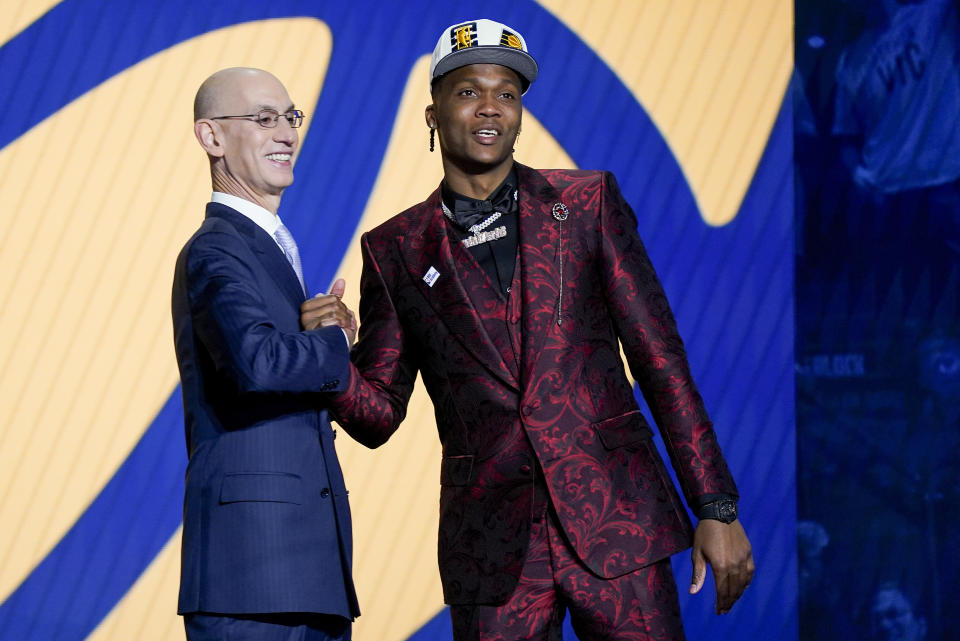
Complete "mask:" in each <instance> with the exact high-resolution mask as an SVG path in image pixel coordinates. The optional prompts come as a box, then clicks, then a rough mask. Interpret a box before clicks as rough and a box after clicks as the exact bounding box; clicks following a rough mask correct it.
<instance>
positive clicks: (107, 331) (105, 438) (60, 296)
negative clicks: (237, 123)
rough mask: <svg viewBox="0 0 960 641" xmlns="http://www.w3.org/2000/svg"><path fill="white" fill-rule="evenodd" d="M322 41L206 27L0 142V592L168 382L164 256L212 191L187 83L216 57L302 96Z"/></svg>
mask: <svg viewBox="0 0 960 641" xmlns="http://www.w3.org/2000/svg"><path fill="white" fill-rule="evenodd" d="M330 49H331V35H330V32H329V29H328V28H327V27H326V26H325V25H324V24H323V23H321V22H319V21H317V20H315V19H306V18H298V19H286V20H271V21H263V22H257V23H249V24H243V25H238V26H235V27H232V28H229V29H223V30H221V31H217V32H213V33H209V34H206V35H204V36H201V37H198V38H195V39H193V40H190V41H188V42H184V43H181V44H179V45H177V46H176V47H173V48H171V49H169V50H167V51H164V52H161V53H159V54H157V55H155V56H153V57H151V58H149V59H147V60H145V61H143V62H141V63H140V64H138V65H136V66H134V67H132V68H130V69H128V70H127V71H126V72H124V73H122V74H120V75H118V76H116V77H114V78H111V79H110V80H108V81H107V82H105V83H103V84H102V85H100V86H99V87H97V88H96V89H94V90H93V91H91V92H89V93H87V94H86V95H83V96H81V97H80V98H78V99H77V100H75V101H74V102H72V103H71V104H69V105H67V106H66V107H64V108H63V109H61V110H60V111H59V112H58V113H56V114H55V115H53V116H52V117H50V118H48V119H47V120H45V121H43V122H42V123H40V124H39V125H37V126H36V127H34V128H33V129H31V130H30V131H28V132H27V133H26V134H24V135H23V136H21V137H20V138H19V139H17V140H16V141H14V142H13V143H12V144H10V145H9V146H7V147H6V148H4V149H3V150H2V151H0V176H2V177H3V178H2V181H3V183H2V192H3V194H4V196H3V198H4V211H3V217H2V218H0V245H2V247H3V251H2V252H0V304H2V307H0V310H2V311H0V332H2V334H0V335H2V336H4V341H3V342H2V343H0V408H3V409H2V412H3V420H2V422H0V521H2V522H3V523H5V524H7V525H6V526H5V527H3V528H0V568H2V573H0V594H2V595H3V598H6V596H7V595H8V594H9V593H10V591H11V590H12V589H13V588H15V587H16V585H17V584H18V583H19V582H20V581H21V580H22V579H23V578H24V577H25V576H26V575H27V574H28V573H29V572H30V571H31V570H32V568H33V567H34V565H35V564H36V563H37V562H38V561H40V560H41V559H42V558H43V557H44V556H45V555H46V554H47V553H48V552H49V550H50V549H51V548H52V547H53V545H55V544H56V543H57V541H59V540H60V538H61V537H62V536H63V534H64V532H65V531H66V530H67V529H68V528H69V527H70V525H71V524H72V523H73V522H74V521H75V520H76V518H77V517H78V516H79V515H80V514H81V513H82V512H83V510H84V509H85V508H86V507H87V505H88V504H89V503H90V501H91V500H92V499H93V498H94V497H95V496H96V495H97V493H98V492H99V491H100V490H101V489H102V487H103V486H104V484H105V483H106V482H107V481H108V480H109V479H110V478H111V477H112V476H113V474H114V473H115V472H116V469H117V467H118V466H119V465H120V464H121V463H122V462H123V461H124V459H125V458H126V457H127V455H128V454H129V452H130V450H131V449H132V447H133V446H134V444H135V443H136V442H137V441H138V439H139V438H140V436H141V435H142V434H143V431H144V430H145V429H146V428H147V426H149V425H150V424H151V423H152V421H153V419H154V417H155V416H156V414H157V412H158V410H159V409H160V407H161V406H162V405H163V403H164V402H165V401H166V400H167V398H168V397H169V395H170V393H171V391H172V390H173V389H174V387H175V385H176V384H177V380H178V374H177V367H176V361H175V358H174V352H173V344H172V335H173V330H172V328H171V321H170V286H171V282H172V278H173V266H174V261H175V259H176V255H177V252H178V251H179V250H180V247H181V246H182V245H183V243H184V242H185V241H186V239H187V238H189V236H190V235H191V234H192V233H193V231H194V230H195V229H196V228H197V226H198V225H199V223H200V221H201V220H202V219H203V207H204V205H205V203H206V202H207V200H208V199H209V195H210V183H209V178H208V177H207V176H208V173H209V172H208V170H207V167H206V160H205V158H204V157H203V152H202V150H201V149H200V148H199V146H198V145H197V143H196V141H195V140H194V138H193V132H192V129H191V113H192V105H193V95H194V92H195V91H196V88H197V87H198V86H199V84H200V82H201V81H202V80H203V79H204V78H205V77H206V76H207V75H209V74H210V73H211V72H213V71H215V70H216V69H218V68H220V67H224V66H231V65H256V66H259V67H265V68H268V69H271V70H272V71H274V72H275V73H276V74H277V75H278V76H279V77H280V78H281V79H282V80H283V81H284V82H285V84H286V85H287V87H288V89H289V91H290V94H291V96H293V97H294V99H295V100H297V101H298V103H300V104H302V105H307V104H309V105H312V104H314V102H315V101H316V98H317V96H318V95H319V93H320V87H321V86H322V83H323V74H324V73H325V70H326V60H327V59H328V57H329V52H330ZM184 465H186V455H184ZM171 589H172V593H171V594H172V595H173V596H172V598H173V599H174V603H175V598H176V585H175V584H174V585H173V587H172V588H171ZM121 607H126V604H121ZM138 607H140V608H142V609H143V610H144V611H145V610H149V609H151V608H155V607H158V605H157V603H156V602H151V603H143V604H142V605H140V606H138ZM167 613H168V615H169V616H171V617H174V616H175V614H174V613H175V607H174V608H173V609H169V610H167ZM117 638H142V637H139V636H136V635H133V636H122V635H121V636H118V637H117Z"/></svg>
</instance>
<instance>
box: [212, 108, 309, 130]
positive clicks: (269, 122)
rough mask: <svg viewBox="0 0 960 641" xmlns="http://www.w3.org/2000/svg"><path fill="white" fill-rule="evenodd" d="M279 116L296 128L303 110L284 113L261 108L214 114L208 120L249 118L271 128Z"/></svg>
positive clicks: (266, 127)
mask: <svg viewBox="0 0 960 641" xmlns="http://www.w3.org/2000/svg"><path fill="white" fill-rule="evenodd" d="M281 116H282V117H284V118H286V119H287V122H288V123H290V126H291V127H293V128H294V129H297V128H298V127H299V126H300V125H302V124H303V112H302V111H300V110H299V109H291V110H290V111H288V112H287V113H284V114H281V113H277V111H276V110H274V109H261V110H260V111H259V112H257V113H255V114H244V115H242V116H214V117H213V118H211V119H210V120H231V119H240V120H249V121H251V122H255V123H257V124H258V125H260V126H261V127H263V128H264V129H273V128H274V127H276V126H277V123H278V122H280V117H281Z"/></svg>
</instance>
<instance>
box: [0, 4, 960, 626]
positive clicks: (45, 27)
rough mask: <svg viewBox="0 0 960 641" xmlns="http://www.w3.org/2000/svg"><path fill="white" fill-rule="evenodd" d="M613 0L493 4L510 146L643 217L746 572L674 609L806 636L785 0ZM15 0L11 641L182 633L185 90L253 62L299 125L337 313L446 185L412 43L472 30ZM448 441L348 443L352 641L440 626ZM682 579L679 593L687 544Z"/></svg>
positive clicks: (227, 9)
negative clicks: (396, 219) (531, 76)
mask: <svg viewBox="0 0 960 641" xmlns="http://www.w3.org/2000/svg"><path fill="white" fill-rule="evenodd" d="M627 4H630V3H619V2H615V1H613V0H610V1H595V2H591V3H581V2H576V1H569V2H564V1H562V0H554V1H546V0H545V1H543V2H541V3H537V2H533V1H532V0H491V1H490V2H488V3H486V4H485V5H484V6H483V9H482V13H483V14H484V16H483V17H490V18H493V19H497V20H500V21H502V22H505V23H507V24H510V25H512V26H515V27H516V28H517V29H518V30H519V31H520V32H521V33H523V34H524V36H525V38H526V40H527V42H528V44H529V46H530V49H531V52H532V53H533V55H534V56H535V57H536V58H537V59H538V61H539V62H540V69H541V75H540V78H539V79H538V80H537V82H536V83H535V84H534V86H533V87H532V88H531V90H530V91H529V93H528V94H527V95H526V96H525V97H524V103H525V108H526V115H525V121H524V131H523V134H522V135H521V140H520V143H519V145H518V149H517V157H518V159H519V160H520V161H522V162H526V163H528V164H533V165H536V166H544V165H545V163H555V164H557V165H562V166H569V167H572V166H576V167H581V168H585V169H609V170H612V171H613V172H614V173H615V174H616V176H617V178H618V180H619V183H620V185H621V187H622V189H623V191H624V194H625V196H626V197H627V199H628V201H629V202H630V203H631V204H632V205H633V207H634V209H635V210H636V212H637V214H638V220H639V227H640V232H641V235H642V236H643V238H644V240H645V243H646V245H647V248H648V250H649V253H650V254H651V256H652V258H653V261H654V264H655V265H656V266H657V268H658V271H659V273H660V276H661V278H662V280H663V282H664V285H665V287H666V289H667V293H668V296H669V297H670V300H671V303H672V305H673V307H674V311H675V312H676V316H677V319H678V323H679V326H680V330H681V333H682V334H683V336H684V338H685V341H686V343H687V346H688V351H689V355H690V360H691V363H692V366H693V370H694V374H695V376H696V378H697V381H698V384H699V386H700V388H701V391H702V393H703V396H704V398H705V400H706V402H707V407H708V409H709V411H710V413H711V415H712V418H713V420H714V422H715V424H716V427H717V432H718V434H719V437H720V441H721V445H722V446H723V448H724V451H725V454H726V455H727V458H728V461H729V462H730V464H731V468H732V470H733V472H734V475H735V477H736V479H737V482H738V484H739V486H740V489H741V492H742V500H741V512H742V521H743V523H744V525H745V527H746V529H747V531H748V533H749V535H750V536H751V539H752V541H753V544H754V553H755V557H756V561H757V565H758V572H757V575H756V578H755V580H754V584H753V585H752V586H751V587H750V589H749V590H748V592H747V593H746V595H745V596H744V598H743V599H742V601H741V602H740V603H739V604H738V605H737V606H736V608H735V609H734V611H733V612H732V613H731V614H730V615H728V616H725V617H716V616H715V615H714V614H713V586H712V583H710V582H709V581H708V585H707V588H706V590H705V592H704V593H703V594H701V595H699V596H696V597H689V596H687V595H684V594H682V607H683V611H684V618H685V621H686V623H687V627H688V635H689V637H690V638H691V639H715V640H723V639H727V640H731V641H732V640H744V639H776V640H778V641H792V640H793V639H796V638H797V593H798V587H797V586H798V578H797V565H796V553H795V549H796V548H795V527H796V500H795V496H796V494H795V491H796V481H795V469H796V450H795V445H794V411H795V407H794V354H793V349H794V331H793V327H794V276H793V274H794V262H793V260H794V252H793V248H794V233H793V202H794V190H793V185H794V171H793V165H792V158H793V130H792V127H793V120H792V119H793V115H792V109H791V105H792V103H791V101H789V100H787V101H784V95H785V91H786V89H787V85H788V79H789V76H790V72H791V69H792V48H791V42H790V25H791V21H792V17H793V16H792V6H791V5H790V3H783V2H780V1H779V0H737V1H733V2H727V3H702V2H697V1H696V0H677V1H675V2H670V3H664V2H658V1H652V0H651V1H646V2H636V3H633V5H631V6H623V5H627ZM714 4H716V5H717V6H712V5H714ZM588 5H589V6H588ZM706 5H710V6H706ZM2 6H3V7H4V9H5V11H4V12H3V13H5V14H6V15H7V16H10V17H9V18H5V20H7V22H5V23H2V24H0V43H3V45H2V48H0V110H2V113H3V114H4V115H3V117H2V118H0V199H2V207H0V242H2V247H3V250H2V252H0V301H3V303H4V304H3V306H2V307H0V335H2V336H3V337H4V338H3V339H2V342H0V347H2V349H0V363H2V364H3V368H2V372H0V420H2V423H0V427H2V431H0V470H2V472H0V520H2V522H4V523H5V526H4V528H3V529H4V530H5V531H6V532H5V533H3V534H0V592H2V594H0V599H2V605H0V641H80V640H82V639H94V640H99V639H113V638H115V639H154V638H156V639H170V638H180V637H179V635H182V628H180V627H179V626H180V623H179V621H178V620H177V617H176V615H175V599H176V585H177V572H178V553H179V529H178V528H179V525H180V519H181V501H182V492H183V481H182V479H183V474H184V470H185V464H186V453H185V447H184V437H183V431H182V408H181V403H180V391H179V388H178V387H177V385H176V383H177V379H176V368H175V363H174V362H173V344H172V333H171V329H170V320H169V291H170V289H169V288H170V283H171V279H172V270H173V260H174V257H175V255H176V251H177V250H178V249H179V246H180V245H181V244H182V243H183V242H184V240H186V238H188V237H189V235H190V233H191V232H192V231H193V229H195V228H196V226H197V225H199V223H200V221H201V218H202V212H203V206H204V204H205V202H206V199H207V198H208V196H209V185H208V182H207V180H206V179H205V178H204V174H205V159H204V158H203V157H202V152H201V150H200V149H199V147H197V145H196V143H195V142H194V141H193V140H192V139H191V131H190V126H191V117H190V101H191V99H192V95H193V92H194V91H195V90H196V87H197V86H198V84H199V82H200V81H201V80H202V79H203V78H204V77H206V76H207V75H208V74H209V73H211V72H212V71H214V70H216V69H217V68H220V67H224V66H232V65H253V66H259V67H265V68H267V69H270V70H272V71H274V72H276V73H277V75H278V76H279V77H280V78H281V80H283V81H284V82H285V84H286V85H287V86H288V88H289V89H290V93H291V95H292V96H293V98H294V100H295V101H296V102H297V104H298V106H300V107H303V108H304V109H305V110H306V111H307V112H308V118H309V120H308V122H307V128H305V129H304V130H303V131H304V134H305V136H304V138H303V142H302V147H301V151H300V154H299V157H298V159H297V165H296V182H295V184H294V185H293V186H292V187H291V188H290V189H289V190H288V191H287V193H286V194H285V196H284V200H283V204H282V207H281V215H282V216H283V219H284V221H285V222H286V224H287V225H288V226H290V227H291V229H292V230H293V232H294V234H295V235H296V237H297V239H298V242H299V245H300V247H301V248H302V249H301V252H302V254H303V258H304V268H305V273H306V280H307V281H308V283H309V284H310V285H311V289H312V290H313V291H321V290H324V289H325V288H326V287H327V285H328V284H329V283H330V282H331V281H332V280H333V278H334V277H335V276H337V275H340V274H342V275H346V276H347V277H348V287H351V294H350V295H349V296H348V299H349V298H350V296H353V297H355V296H356V292H355V290H356V287H357V285H358V281H357V279H356V278H355V275H356V274H357V273H358V271H359V259H358V253H357V251H356V247H355V245H356V234H357V233H358V232H359V231H362V230H363V229H366V228H369V227H370V226H372V225H373V224H375V222H376V221H377V220H379V219H382V218H384V217H386V216H388V215H390V214H392V213H395V212H397V211H400V210H402V209H404V208H405V207H407V206H408V205H410V204H412V203H413V202H416V201H417V200H420V199H422V198H423V197H425V196H426V195H427V193H428V192H429V190H431V189H432V188H433V187H435V185H436V184H437V181H438V180H439V176H440V173H439V158H438V157H437V155H436V154H434V155H432V156H431V155H430V154H429V153H427V152H426V145H427V130H426V127H425V125H424V124H423V107H424V106H425V105H426V104H427V100H428V94H427V92H426V78H425V76H426V60H425V56H426V55H427V54H428V53H429V52H430V51H431V50H432V48H433V45H434V43H435V39H436V37H437V35H438V34H439V33H440V32H441V30H442V29H443V28H444V27H446V26H448V25H450V24H452V23H455V22H458V21H462V20H463V19H465V18H471V17H481V16H479V15H476V13H477V11H478V8H477V6H476V5H475V4H467V3H463V4H460V3H456V2H440V1H439V0H409V1H407V2H403V3H397V2H378V1H375V0H353V1H352V2H332V1H331V2H326V1H323V0H320V1H316V0H315V1H311V2H307V1H302V2H293V1H290V2H288V1H277V2H246V1H238V2H220V1H209V2H206V1H196V0H191V1H189V2H188V1H185V0H170V1H168V2H162V3H157V2H146V1H138V0H126V1H124V2H118V1H112V0H107V1H92V0H64V1H63V2H59V3H57V2H53V1H50V2H46V3H44V2H33V3H23V4H22V5H21V4H18V3H16V2H11V0H5V1H4V3H3V5H2ZM411 186H412V187H411ZM321 204H322V206H321ZM954 282H955V281H954ZM882 299H883V297H882V296H879V295H878V296H877V297H876V300H877V301H878V304H879V302H880V301H882ZM824 349H825V350H826V349H827V348H824ZM930 349H933V348H930ZM850 351H854V350H853V348H850ZM850 366H851V367H854V366H855V364H854V365H850ZM415 403H420V404H421V405H422V404H423V399H422V395H421V397H417V398H415ZM420 417H422V418H420ZM862 429H867V428H866V427H862ZM850 438H853V436H852V433H851V436H850ZM340 440H343V439H340ZM436 441H437V439H436V434H435V427H434V426H433V424H432V413H431V412H430V411H429V408H428V407H425V406H424V407H416V406H414V407H411V412H410V415H409V417H408V420H407V424H406V425H404V426H403V427H402V428H401V430H400V433H398V435H397V437H396V439H395V440H394V441H391V443H390V444H388V445H387V446H385V447H384V448H382V450H377V451H367V450H363V449H362V448H357V447H355V446H352V445H351V444H349V443H339V442H338V448H341V458H342V460H343V462H344V468H345V474H346V477H347V484H348V487H349V488H350V489H351V500H352V504H353V507H354V511H355V513H356V514H355V523H354V526H355V539H356V545H355V550H356V559H355V562H356V566H357V583H358V590H359V597H360V599H361V608H362V610H363V611H364V615H363V616H362V617H361V618H360V619H359V620H358V622H357V624H356V632H355V635H356V637H357V638H360V639H378V640H381V641H403V640H406V639H416V640H417V641H428V640H430V641H443V640H447V639H450V626H449V622H448V621H447V619H446V613H445V611H444V609H443V604H442V600H441V598H440V595H439V589H438V583H437V578H436V560H435V545H436V538H435V536H436V534H435V530H436V518H437V515H436V497H437V495H438V488H437V485H438V478H437V472H438V464H439V453H438V449H439V448H438V446H437V443H436ZM905 485H906V481H903V482H901V483H900V484H899V487H900V488H901V489H905V488H904V486H905ZM918 509H919V508H918ZM918 514H919V512H918ZM918 518H919V517H918ZM431 537H433V538H431ZM674 561H675V563H674V567H675V571H676V574H677V578H678V583H679V584H680V586H681V588H683V587H684V586H685V585H686V584H687V583H688V581H689V577H690V571H691V570H690V562H689V558H688V557H687V556H686V555H680V556H678V557H676V558H675V559H674ZM683 592H684V590H683V589H681V593H683ZM566 634H567V636H566V637H565V638H568V639H573V638H574V637H573V635H572V632H570V631H569V630H568V631H567V633H566Z"/></svg>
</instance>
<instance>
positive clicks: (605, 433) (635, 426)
mask: <svg viewBox="0 0 960 641" xmlns="http://www.w3.org/2000/svg"><path fill="white" fill-rule="evenodd" d="M593 429H594V430H596V432H597V436H599V437H600V442H601V443H603V446H604V447H605V448H607V449H608V450H614V449H616V448H618V447H623V446H624V445H629V444H630V443H636V442H637V441H642V440H644V439H651V438H653V430H651V429H650V426H649V425H648V424H647V419H646V418H644V416H643V414H642V413H641V412H640V410H633V411H632V412H627V413H626V414H621V415H620V416H614V417H613V418H608V419H606V420H603V421H600V422H598V423H594V424H593Z"/></svg>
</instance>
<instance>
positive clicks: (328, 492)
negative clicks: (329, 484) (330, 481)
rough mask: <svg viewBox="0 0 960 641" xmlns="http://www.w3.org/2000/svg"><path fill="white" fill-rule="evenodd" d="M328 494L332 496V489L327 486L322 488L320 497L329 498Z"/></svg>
mask: <svg viewBox="0 0 960 641" xmlns="http://www.w3.org/2000/svg"><path fill="white" fill-rule="evenodd" d="M328 496H330V489H329V488H326V487H325V488H323V489H322V490H320V498H322V499H325V498H327V497H328Z"/></svg>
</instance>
